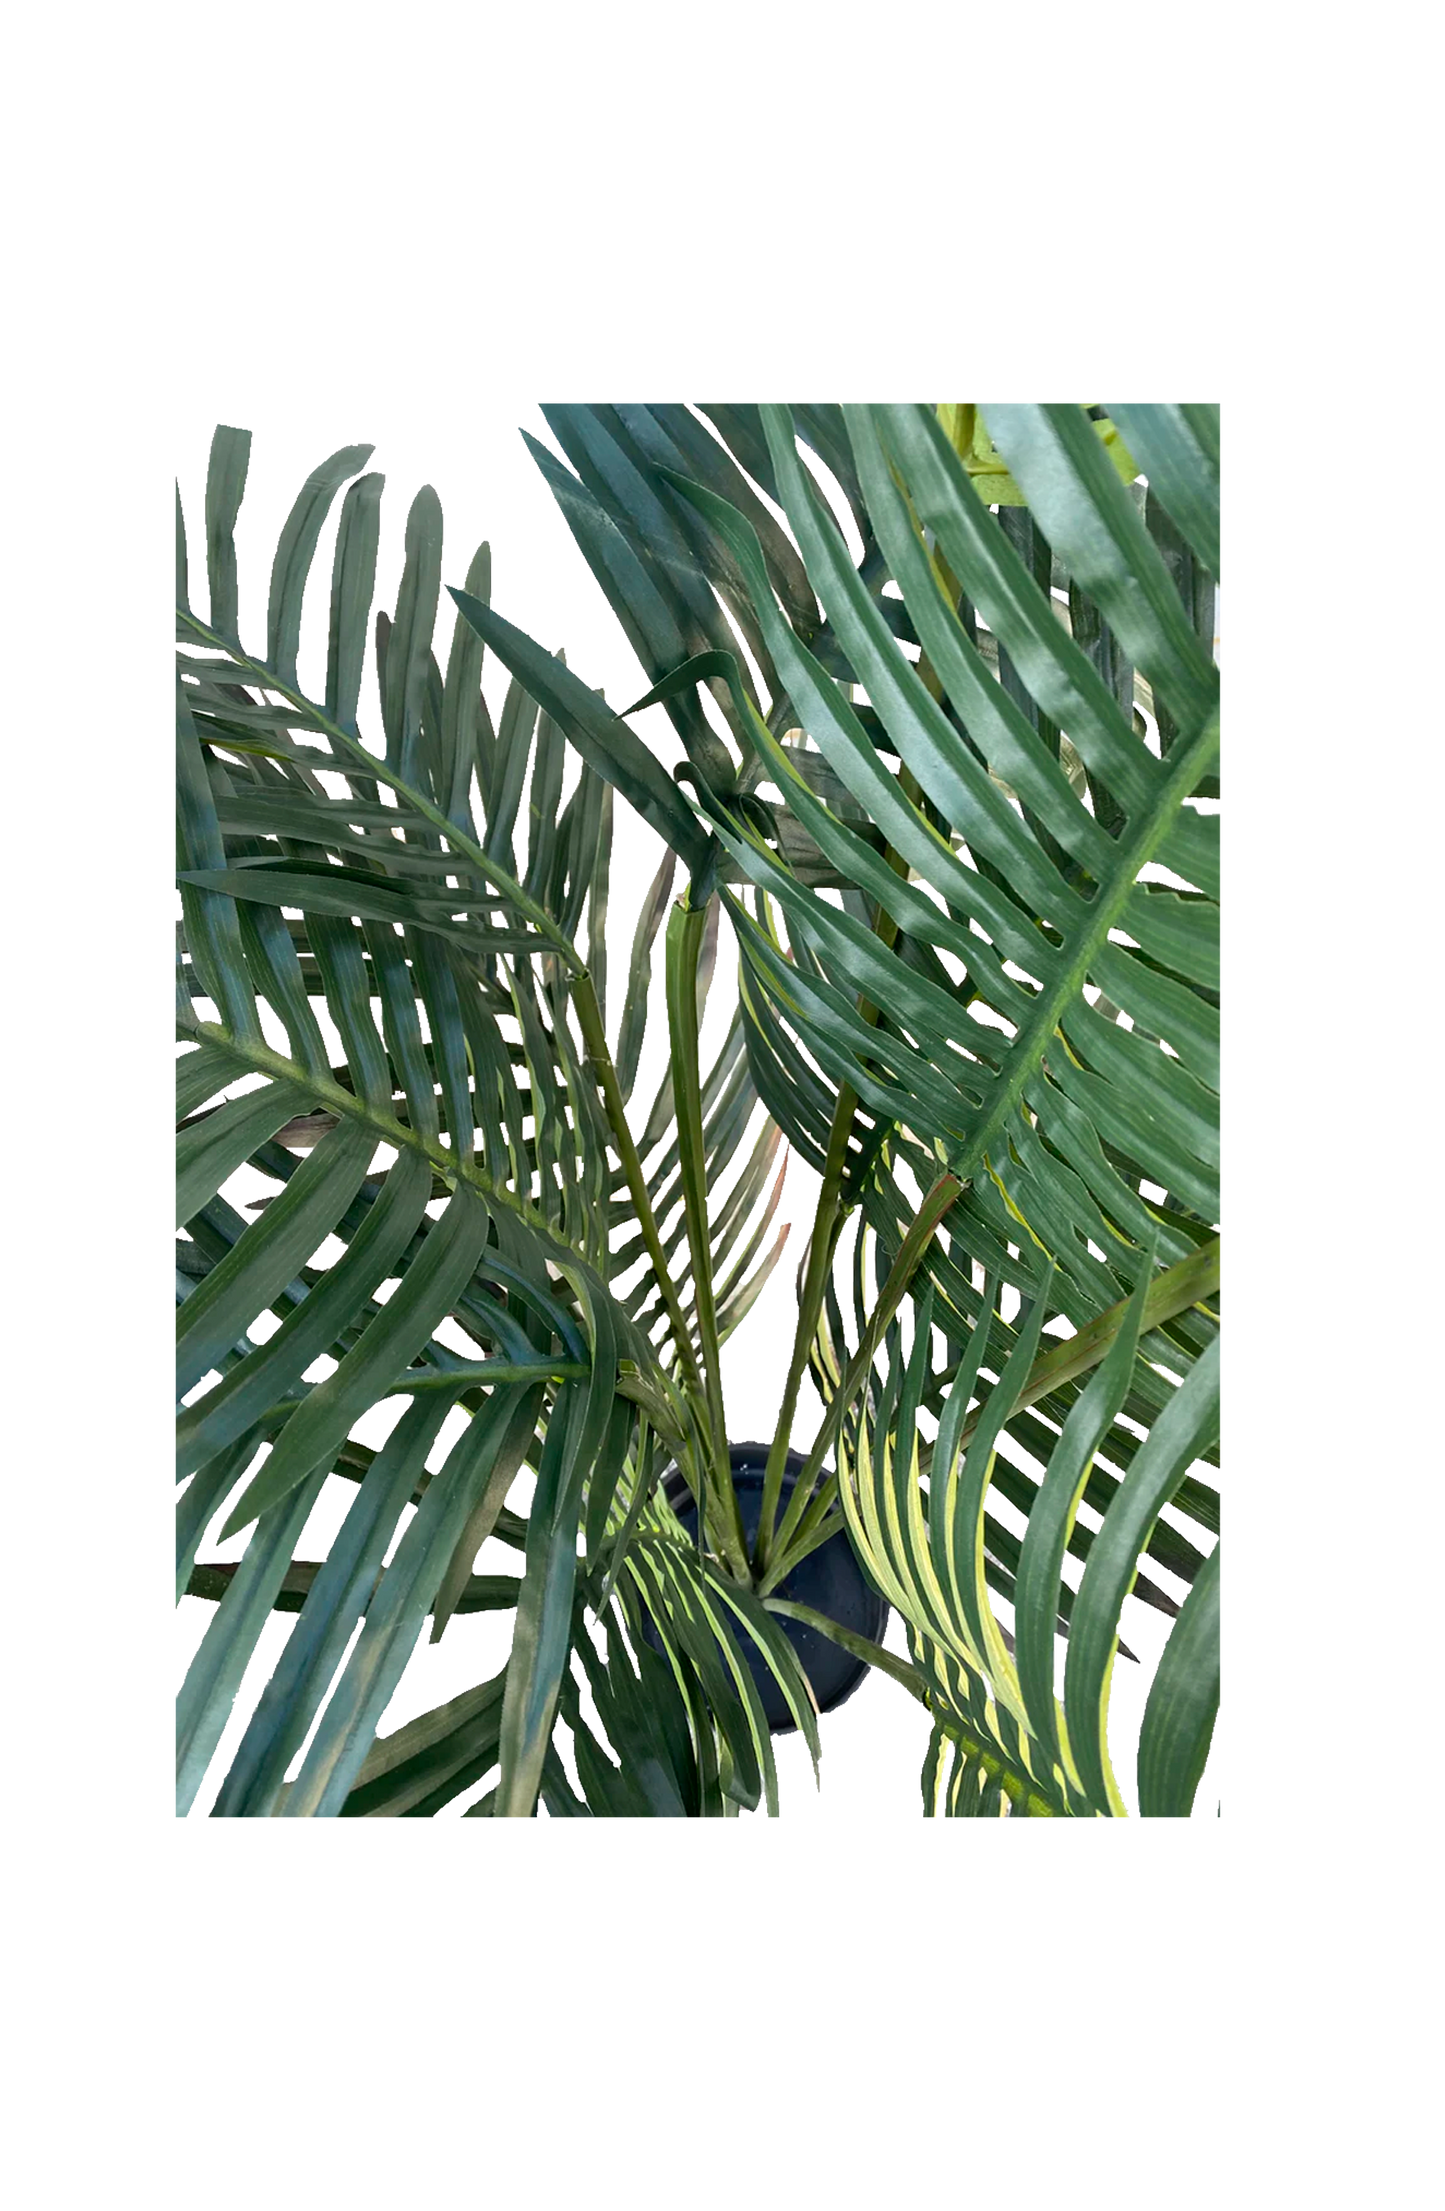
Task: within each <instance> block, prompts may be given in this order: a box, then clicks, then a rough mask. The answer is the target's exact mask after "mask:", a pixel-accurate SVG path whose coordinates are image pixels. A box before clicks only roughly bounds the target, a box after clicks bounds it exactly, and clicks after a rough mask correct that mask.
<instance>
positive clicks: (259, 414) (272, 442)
mask: <svg viewBox="0 0 1445 2211" xmlns="http://www.w3.org/2000/svg"><path fill="white" fill-rule="evenodd" d="M217 416H219V418H223V420H230V422H243V425H250V427H252V429H254V433H256V451H254V464H252V480H250V491H247V500H245V509H243V513H241V528H239V539H241V581H243V597H241V621H243V635H245V637H247V641H250V643H252V646H259V643H261V637H263V601H265V570H267V564H270V548H272V544H274V537H276V531H278V526H281V520H283V515H285V511H287V506H289V502H292V495H294V491H296V486H298V482H300V478H303V475H305V471H307V469H309V467H314V462H318V460H320V458H323V455H325V453H329V451H331V449H334V447H336V444H342V442H347V440H354V438H371V440H376V442H378V453H376V458H373V462H371V467H373V469H382V471H384V473H387V480H389V482H387V500H384V531H382V562H380V579H378V604H380V606H391V604H393V597H395V577H398V568H400V546H402V515H404V509H407V502H409V497H411V493H413V491H415V486H418V484H420V482H424V480H431V482H435V486H437V491H440V493H442V500H444V506H446V566H444V573H446V579H449V581H460V579H462V570H464V566H466V559H468V555H471V551H473V546H475V544H477V539H479V537H491V539H493V548H495V606H497V608H499V612H504V615H508V617H510V619H513V621H519V624H521V626H524V628H526V630H530V632H532V635H535V637H539V639H541V643H546V646H552V648H555V646H566V648H568V659H570V663H572V666H574V668H577V670H579V672H581V674H583V677H586V679H588V683H594V685H597V683H601V685H605V692H608V696H610V699H612V701H614V703H619V705H623V703H625V701H627V699H634V696H636V694H639V692H641V690H643V688H645V681H647V677H645V674H643V670H639V666H636V661H634V659H632V652H630V648H627V643H625V639H623V635H621V630H619V628H616V624H614V619H612V615H610V612H608V606H605V601H603V597H601V593H599V590H597V586H594V584H592V579H590V575H588V570H586V566H583V562H581V557H579V553H577V548H574V546H572V539H570V537H568V531H566V526H563V524H561V517H559V515H557V511H555V506H552V500H550V497H548V493H546V489H544V484H541V480H539V478H537V473H535V469H532V464H530V462H528V458H526V453H524V447H521V440H519V438H517V429H515V425H526V427H528V429H530V431H532V433H535V436H539V438H546V427H544V422H541V418H539V416H537V409H535V402H532V400H504V398H491V396H488V398H479V400H477V398H473V400H471V402H468V405H453V409H451V411H449V413H446V418H444V425H442V418H437V416H435V413H433V411H431V409H429V407H426V405H422V407H413V405H382V407H378V405H367V407H365V409H358V407H354V405H349V402H345V400H342V402H340V405H307V407H287V405H267V407H256V405H247V391H236V389H219V391H217V394H214V409H212V413H205V416H192V418H190V420H188V422H183V425H181V427H179V429H177V431H175V447H172V469H175V471H177V473H179V478H181V486H183V493H186V511H188V517H190V546H192V584H194V595H197V604H203V597H201V590H203V579H201V548H199V517H201V475H203V467H205V442H208V436H210V425H212V420H214V418H217ZM429 418H431V420H433V422H435V427H429ZM327 562H329V537H327V539H325V542H323V551H320V557H318V568H316V573H314V579H312V595H309V601H312V604H309V619H307V632H305V646H303V663H300V674H303V683H305V688H307V690H309V692H312V694H314V696H320V690H323V668H320V657H323V635H325V564H327ZM449 621H451V608H449V606H444V612H442V628H440V650H444V646H446V632H449ZM497 679H499V670H497V663H495V661H491V668H488V690H491V692H495V683H497ZM493 705H495V696H493ZM362 727H365V730H367V732H369V734H376V719H373V710H371V688H369V683H367V703H365V705H362ZM636 727H639V730H643V732H645V736H647V738H650V741H652V743H654V745H656V750H658V752H661V754H663V758H667V761H672V758H674V756H676V745H674V741H672V734H669V730H667V723H665V719H663V714H661V712H652V714H647V716H643V719H641V721H639V723H636ZM656 849H658V847H656V840H654V838H652V834H650V831H647V829H643V827H641V825H639V822H636V820H634V818H632V816H630V814H627V809H625V807H623V805H621V803H619V807H616V853H614V882H612V929H610V953H612V1017H616V1006H619V1002H621V988H623V979H625V955H627V940H630V931H632V915H634V911H636V904H639V898H641V891H643V884H645V880H647V876H650V871H652V867H654V862H656ZM729 1002H731V944H729V940H727V931H725V940H723V966H720V973H718V986H716V991H714V1002H711V1013H709V1021H707V1035H705V1059H709V1057H711V1052H714V1050H716V1044H718V1039H720V1030H723V1024H725V1017H727V1006H729ZM661 1037H663V1015H661V991H658V993H654V1019H652V1024H650V1037H647V1057H645V1061H643V1070H645V1079H643V1090H641V1094H643V1097H647V1094H650V1088H652V1077H654V1072H656V1063H658V1059H661ZM228 1187H230V1192H232V1196H241V1194H243V1192H241V1187H239V1185H228ZM254 1187H256V1190H261V1187H265V1185H261V1183H259V1181H256V1185H254ZM815 1187H818V1185H815V1178H813V1176H811V1174H809V1172H806V1167H802V1165H800V1163H798V1161H793V1163H791V1178H789V1196H787V1203H784V1207H782V1216H784V1218H791V1220H793V1223H795V1232H793V1245H791V1249H789V1258H787V1262H784V1265H782V1267H780V1271H778V1274H776V1276H773V1282H771V1285H769V1289H767V1293H764V1298H762V1302H760V1307H758V1311H756V1313H753V1316H751V1320H749V1322H747V1324H745V1329H742V1331H740V1335H738V1338H736V1340H734V1342H731V1344H729V1349H727V1351H725V1380H727V1402H729V1431H731V1435H734V1437H736V1439H753V1437H764V1439H767V1437H771V1433H773V1424H776V1417H778V1400H780V1395H782V1380H784V1369H787V1358H789V1346H791V1335H793V1269H795V1260H798V1251H800V1245H802V1236H804V1232H806V1223H809V1216H811V1207H813V1196H815ZM815 1424H818V1404H815V1400H813V1397H811V1393H809V1391H804V1404H802V1413H800V1422H798V1431H795V1437H793V1439H795V1442H798V1444H806V1442H809V1437H811V1433H813V1428H815ZM369 1439H371V1437H369ZM378 1439H380V1437H378ZM349 1495H351V1488H349V1484H342V1481H331V1484H329V1490H327V1495H325V1497H323V1503H320V1506H318V1512H316V1517H314V1521H312V1526H309V1528H307V1534H305V1537H303V1541H300V1545H298V1554H300V1557H323V1554H325V1548H327V1543H329V1539H331V1532H334V1528H336V1523H338V1519H340V1512H342V1508H345V1503H347V1499H349ZM524 1499H526V1486H524V1488H521V1490H519V1492H517V1495H515V1499H513V1501H515V1503H517V1506H521V1503H524ZM241 1548H243V1539H241V1541H236V1543H234V1545H230V1548H228V1550H210V1548H208V1550H205V1552H203V1557H214V1559H223V1557H236V1554H239V1550H241ZM479 1563H482V1568H484V1570H515V1568H517V1557H515V1554H513V1552H508V1550H504V1548H502V1545H488V1552H486V1554H484V1557H482V1561H479ZM208 1616H210V1607H208V1605H201V1603H197V1601H194V1599H188V1601H186V1603H183V1605H181V1614H179V1625H181V1632H183V1652H181V1660H179V1663H181V1665H183V1663H186V1656H188V1654H190V1649H192V1647H194V1641H197V1638H199V1634H201V1630H203V1625H205V1618H208ZM285 1627H287V1621H285V1618H272V1623H270V1627H267V1632H265V1638H263V1645H261V1652H259V1656H256V1663H254V1667H252V1674H250V1680H247V1687H245V1694H243V1700H241V1707H239V1718H236V1722H234V1725H232V1729H230V1733H228V1738H225V1744H223V1747H221V1753H219V1758H217V1767H214V1771H212V1778H210V1782H208V1786H205V1791H203V1793H201V1804H199V1811H197V1817H203V1815H205V1806H208V1802H210V1798H212V1793H214V1786H217V1784H219V1780H221V1773H223V1771H225V1764H228V1760H230V1756H232V1751H234V1744H236V1740H239V1733H241V1727H243V1722H245V1716H247V1711H250V1705H252V1700H254V1696H256V1694H259V1689H261V1683H263V1678H265V1674H267V1672H270V1665H272V1660H274V1656H276V1652H278V1647H281V1643H283V1638H285ZM1125 1632H1127V1636H1129V1638H1131V1641H1133V1643H1136V1647H1138V1649H1140V1652H1142V1654H1145V1656H1151V1654H1153V1652H1156V1649H1158V1643H1160V1641H1162V1623H1160V1621H1158V1618H1156V1616H1153V1614H1147V1612H1142V1607H1140V1605H1136V1603H1129V1607H1127V1618H1125ZM890 1643H893V1647H897V1649H901V1647H904V1645H901V1634H899V1625H897V1621H895V1623H893V1630H890ZM504 1656H506V1616H475V1618H460V1621H453V1625H451V1632H449V1636H446V1643H444V1645H442V1649H437V1652H431V1649H426V1647H422V1649H420V1652H418V1656H415V1660H413V1667H411V1672H409V1676H407V1683H404V1685H402V1689H400V1694H398V1700H395V1705H393V1707H391V1714H389V1720H387V1725H395V1722H400V1720H402V1718H409V1716H411V1714H415V1711H422V1709H426V1707H429V1705H435V1702H437V1700H440V1698H444V1696H451V1694H455V1691H457V1689H462V1687H466V1685H468V1683H473V1680H479V1678H482V1676H484V1674H491V1672H493V1669H495V1667H497V1665H499V1663H502V1658H504ZM1142 1685H1145V1674H1142V1672H1140V1669H1138V1667H1120V1674H1118V1687H1116V1758H1118V1764H1120V1778H1122V1780H1125V1786H1129V1782H1131V1751H1133V1736H1136V1729H1138V1709H1140V1694H1142ZM926 1731H928V1729H926V1720H924V1716H921V1711H919V1709H917V1707H915V1705H913V1702H910V1700H908V1698H906V1696H901V1691H897V1689H893V1687H890V1685H888V1683H882V1680H879V1678H877V1676H873V1678H871V1680H868V1683H866V1685H864V1689H862V1691H859V1694H857V1696H855V1698H853V1702H851V1705H848V1707H846V1709H844V1711H840V1714H837V1716H835V1718H831V1720H829V1722H826V1727H824V1747H826V1758H824V1793H822V1798H813V1791H811V1782H809V1767H806V1758H804V1751H802V1744H800V1742H798V1740H782V1742H780V1744H778V1753H780V1767H782V1809H784V1815H787V1817H789V1820H798V1817H804V1820H809V1817H813V1820H815V1817H842V1815H851V1817H859V1815H862V1817H877V1820H888V1822H899V1820H904V1822H906V1820H917V1817H919V1800H917V1773H919V1760H921V1756H924V1744H926ZM1217 1762H1220V1747H1217V1744H1215V1762H1213V1767H1211V1773H1209V1775H1206V1778H1204V1789H1202V1791H1200V1815H1206V1817H1213V1793H1215V1786H1217V1784H1215V1778H1213V1775H1215V1771H1217ZM457 1809H460V1806H455V1809H453V1811H451V1813H446V1815H444V1817H455V1811H457Z"/></svg>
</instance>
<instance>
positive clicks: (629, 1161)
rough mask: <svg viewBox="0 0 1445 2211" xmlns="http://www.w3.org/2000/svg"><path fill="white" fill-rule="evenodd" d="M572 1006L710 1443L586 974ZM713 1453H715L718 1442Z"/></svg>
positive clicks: (699, 1379)
mask: <svg viewBox="0 0 1445 2211" xmlns="http://www.w3.org/2000/svg"><path fill="white" fill-rule="evenodd" d="M572 1004H574V1008H577V1021H579V1026H581V1037H583V1044H586V1048H588V1059H590V1063H592V1075H594V1077H597V1088H599V1090H601V1094H603V1106H605V1112H608V1125H610V1130H612V1139H614V1143H616V1150H619V1156H621V1163H623V1174H625V1176H627V1190H630V1194H632V1207H634V1214H636V1225H639V1229H641V1234H643V1247H645V1251H647V1258H650V1262H652V1274H654V1280H656V1287H658V1293H661V1298H663V1304H665V1309H667V1318H669V1322H672V1338H674V1344H676V1358H678V1380H681V1389H683V1397H685V1400H687V1404H689V1408H692V1415H694V1422H696V1428H698V1433H700V1437H703V1439H707V1435H709V1402H707V1389H705V1384H703V1373H700V1369H698V1362H696V1358H694V1349H692V1331H689V1327H687V1316H685V1311H683V1300H681V1298H678V1289H676V1282H674V1278H672V1267H669V1265H667V1254H665V1251H663V1238H661V1234H658V1225H656V1214H654V1212H652V1201H650V1198H647V1174H645V1170H643V1161H641V1156H639V1150H636V1136H634V1134H632V1121H630V1119H627V1101H625V1099H623V1092H621V1083H619V1079H616V1063H614V1059H612V1046H610V1044H608V1030H605V1026H603V1017H601V1006H599V1004H597V991H594V988H592V977H590V975H588V971H586V968H583V971H581V975H577V977H574V979H572ZM723 1446H725V1448H723V1468H727V1435H725V1437H723ZM711 1448H714V1450H716V1442H714V1446H711ZM689 1459H692V1455H687V1459H685V1461H683V1470H685V1473H687V1475H689V1479H692V1473H694V1468H692V1464H689ZM729 1488H731V1484H729ZM698 1506H703V1499H700V1497H698ZM734 1506H736V1499H734ZM738 1537H740V1530H738ZM745 1557H747V1545H742V1541H738V1548H736V1554H734V1561H731V1563H740V1561H742V1559H745Z"/></svg>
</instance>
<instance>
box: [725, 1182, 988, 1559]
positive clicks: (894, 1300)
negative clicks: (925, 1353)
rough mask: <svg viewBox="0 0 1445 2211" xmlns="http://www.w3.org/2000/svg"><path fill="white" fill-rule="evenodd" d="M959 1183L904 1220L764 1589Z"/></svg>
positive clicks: (937, 1186)
mask: <svg viewBox="0 0 1445 2211" xmlns="http://www.w3.org/2000/svg"><path fill="white" fill-rule="evenodd" d="M962 1188H963V1185H962V1183H961V1182H960V1181H959V1180H958V1177H957V1176H956V1175H949V1174H944V1175H940V1176H939V1177H938V1180H937V1181H936V1182H935V1183H934V1185H933V1187H932V1188H931V1189H930V1190H929V1192H928V1194H927V1196H926V1197H925V1198H924V1200H923V1203H922V1205H921V1206H920V1207H919V1209H918V1211H917V1213H916V1214H915V1215H914V1218H913V1220H912V1222H911V1223H910V1224H909V1229H908V1233H907V1235H906V1236H905V1237H904V1239H903V1242H902V1243H901V1244H900V1245H899V1247H898V1256H897V1258H896V1259H895V1260H894V1262H893V1265H892V1266H891V1267H890V1268H889V1270H888V1278H887V1280H886V1281H885V1283H884V1285H883V1288H882V1290H881V1291H880V1293H879V1297H878V1303H877V1304H876V1305H875V1306H874V1308H873V1314H872V1318H871V1319H870V1320H869V1323H868V1328H867V1332H866V1333H865V1335H864V1338H863V1341H862V1343H861V1344H860V1345H859V1346H858V1350H857V1352H856V1353H855V1355H854V1357H853V1359H852V1360H851V1361H850V1363H849V1366H848V1369H847V1372H846V1373H845V1374H844V1376H843V1379H842V1381H841V1382H840V1383H839V1385H838V1387H837V1389H836V1390H835V1391H834V1392H833V1396H832V1400H831V1402H830V1404H829V1406H828V1411H827V1414H826V1416H825V1418H824V1421H823V1425H822V1427H821V1428H820V1429H819V1430H818V1435H817V1440H816V1441H815V1443H814V1445H813V1448H812V1450H811V1451H810V1452H809V1453H808V1456H807V1460H806V1462H805V1464H804V1466H803V1470H802V1472H801V1473H800V1474H799V1476H798V1479H797V1481H796V1482H795V1483H794V1485H793V1494H792V1496H791V1497H790V1498H789V1499H788V1509H787V1511H786V1512H785V1513H784V1515H783V1524H782V1526H781V1528H780V1529H779V1530H778V1536H777V1544H776V1548H775V1551H774V1556H773V1562H772V1565H771V1566H770V1568H769V1569H768V1572H767V1575H766V1576H765V1577H764V1583H763V1587H764V1588H765V1589H766V1588H775V1587H776V1586H777V1583H778V1582H779V1581H780V1580H781V1579H782V1578H783V1575H784V1574H785V1573H786V1571H787V1563H788V1561H787V1552H788V1546H789V1544H790V1543H791V1542H792V1540H793V1538H794V1537H795V1535H796V1533H797V1530H798V1526H799V1523H800V1522H801V1520H802V1518H803V1515H804V1512H805V1511H806V1509H807V1507H808V1504H809V1501H810V1499H811V1497H812V1493H813V1484H814V1482H815V1481H816V1480H817V1476H818V1470H819V1468H820V1467H821V1466H822V1464H823V1461H824V1459H825V1458H826V1457H827V1455H828V1450H829V1448H830V1446H831V1444H832V1442H833V1439H834V1437H835V1436H836V1435H837V1433H838V1430H839V1429H840V1428H841V1426H842V1424H843V1416H844V1414H845V1413H846V1412H847V1410H848V1407H849V1406H850V1405H851V1404H852V1402H853V1399H854V1397H855V1396H856V1395H857V1393H858V1390H859V1388H860V1386H861V1384H862V1382H863V1380H864V1378H865V1377H866V1375H867V1374H868V1372H869V1370H870V1368H871V1367H872V1365H873V1361H874V1359H875V1357H876V1356H877V1352H878V1346H879V1344H880V1342H881V1341H882V1338H883V1332H884V1330H885V1329H886V1328H887V1326H888V1323H889V1322H890V1321H891V1320H892V1318H893V1315H894V1314H895V1313H896V1312H897V1310H898V1307H899V1305H900V1304H901V1303H902V1301H903V1293H904V1291H905V1290H906V1289H907V1288H908V1285H909V1283H910V1282H911V1281H912V1280H913V1277H914V1275H915V1274H916V1273H917V1271H918V1268H919V1266H920V1265H921V1264H922V1261H923V1258H924V1254H925V1253H926V1252H927V1250H928V1246H929V1244H930V1243H931V1242H932V1240H933V1232H934V1230H935V1229H936V1228H937V1226H938V1224H939V1222H940V1221H941V1220H942V1219H943V1216H944V1214H945V1213H946V1212H947V1211H948V1209H949V1207H950V1206H951V1205H952V1203H953V1201H954V1199H955V1198H956V1197H957V1196H958V1194H959V1191H960V1190H961V1189H962Z"/></svg>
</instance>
